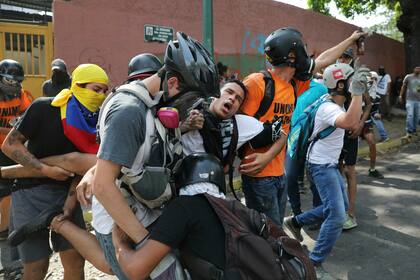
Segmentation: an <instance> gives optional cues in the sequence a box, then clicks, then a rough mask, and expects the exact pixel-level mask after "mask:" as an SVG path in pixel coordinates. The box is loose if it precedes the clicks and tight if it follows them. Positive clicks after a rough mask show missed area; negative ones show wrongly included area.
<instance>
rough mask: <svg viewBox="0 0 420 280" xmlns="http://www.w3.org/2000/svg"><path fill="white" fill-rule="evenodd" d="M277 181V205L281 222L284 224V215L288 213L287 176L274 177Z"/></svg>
mask: <svg viewBox="0 0 420 280" xmlns="http://www.w3.org/2000/svg"><path fill="white" fill-rule="evenodd" d="M273 178H274V179H275V180H276V183H275V186H276V188H277V203H278V208H279V220H280V222H281V224H283V219H284V215H285V213H286V204H287V184H286V178H285V176H284V175H283V176H276V177H273Z"/></svg>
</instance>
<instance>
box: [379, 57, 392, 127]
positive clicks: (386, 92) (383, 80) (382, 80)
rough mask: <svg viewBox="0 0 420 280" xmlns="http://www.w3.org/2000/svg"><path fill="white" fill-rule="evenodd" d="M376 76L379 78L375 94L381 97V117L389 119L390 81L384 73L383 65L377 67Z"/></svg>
mask: <svg viewBox="0 0 420 280" xmlns="http://www.w3.org/2000/svg"><path fill="white" fill-rule="evenodd" d="M378 75H379V77H378V84H377V87H376V92H377V94H378V95H379V96H380V97H381V106H380V112H381V114H382V115H384V116H385V117H386V118H388V119H389V114H390V113H391V104H390V98H391V88H392V87H391V83H392V79H391V76H390V75H389V74H388V73H387V72H386V71H385V67H384V66H383V65H381V66H379V68H378Z"/></svg>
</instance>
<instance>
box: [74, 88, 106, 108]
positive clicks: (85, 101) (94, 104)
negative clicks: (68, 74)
mask: <svg viewBox="0 0 420 280" xmlns="http://www.w3.org/2000/svg"><path fill="white" fill-rule="evenodd" d="M72 91H73V94H74V96H75V97H76V99H77V100H78V101H79V102H80V103H82V105H83V106H85V107H86V108H87V109H88V110H89V111H91V112H96V111H98V110H99V107H100V106H101V105H102V103H103V102H104V100H105V98H106V96H105V94H104V93H97V92H96V91H93V90H90V89H87V88H81V87H78V86H75V87H73V88H72Z"/></svg>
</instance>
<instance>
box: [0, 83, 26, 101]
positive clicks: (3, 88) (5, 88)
mask: <svg viewBox="0 0 420 280" xmlns="http://www.w3.org/2000/svg"><path fill="white" fill-rule="evenodd" d="M21 90H22V86H21V84H18V86H10V85H5V84H4V83H2V82H0V92H1V93H2V95H4V96H6V97H8V98H13V97H15V96H17V95H18V94H19V93H20V92H21Z"/></svg>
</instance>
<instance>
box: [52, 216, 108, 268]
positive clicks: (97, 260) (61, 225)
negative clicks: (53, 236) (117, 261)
mask: <svg viewBox="0 0 420 280" xmlns="http://www.w3.org/2000/svg"><path fill="white" fill-rule="evenodd" d="M51 228H52V230H54V232H56V233H58V234H60V235H62V236H63V237H64V238H66V239H67V241H69V242H70V243H71V245H72V246H73V247H74V248H75V249H76V250H77V251H78V252H79V253H80V254H81V255H82V256H83V258H85V259H86V260H87V261H89V262H90V263H92V264H93V266H95V267H96V268H97V269H99V270H100V271H102V272H105V273H107V274H112V270H111V268H110V266H109V265H108V263H107V261H106V260H105V255H104V252H103V251H102V248H101V247H100V245H99V242H98V240H97V239H96V237H95V235H93V234H91V233H90V232H88V231H86V230H85V229H82V228H80V227H78V226H76V225H75V224H74V223H73V222H71V221H69V220H67V219H65V220H63V221H59V220H58V219H57V217H55V218H54V219H53V221H52V222H51Z"/></svg>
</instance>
